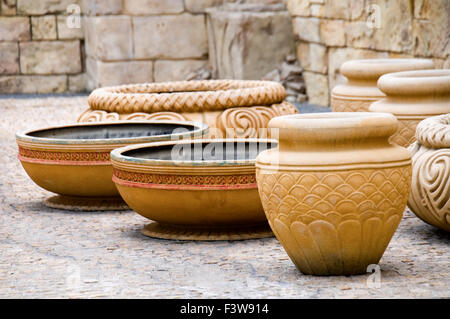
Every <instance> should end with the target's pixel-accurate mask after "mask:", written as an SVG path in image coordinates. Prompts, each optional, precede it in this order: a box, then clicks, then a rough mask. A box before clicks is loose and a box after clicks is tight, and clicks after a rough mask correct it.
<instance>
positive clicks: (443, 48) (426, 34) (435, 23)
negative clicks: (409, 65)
mask: <svg viewBox="0 0 450 319" xmlns="http://www.w3.org/2000/svg"><path fill="white" fill-rule="evenodd" d="M425 3H427V4H428V9H427V10H425V9H424V10H425V11H424V12H423V11H421V12H422V14H423V15H424V16H425V17H428V18H429V20H414V21H413V39H414V40H413V41H414V44H415V46H414V54H415V55H420V56H435V57H441V58H445V57H448V56H449V55H450V40H449V39H450V1H445V0H437V1H433V2H432V3H433V4H431V2H425ZM444 12H447V14H444Z"/></svg>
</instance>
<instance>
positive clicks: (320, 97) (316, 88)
mask: <svg viewBox="0 0 450 319" xmlns="http://www.w3.org/2000/svg"><path fill="white" fill-rule="evenodd" d="M303 77H304V79H305V83H306V93H307V95H308V99H309V103H311V104H316V105H322V106H329V105H330V100H329V88H328V77H327V76H326V75H324V74H319V73H313V72H307V71H305V72H303Z"/></svg>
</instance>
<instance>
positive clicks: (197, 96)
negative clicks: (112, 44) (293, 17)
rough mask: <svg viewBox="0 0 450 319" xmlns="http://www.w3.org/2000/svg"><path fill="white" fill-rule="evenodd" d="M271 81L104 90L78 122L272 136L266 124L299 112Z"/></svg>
mask: <svg viewBox="0 0 450 319" xmlns="http://www.w3.org/2000/svg"><path fill="white" fill-rule="evenodd" d="M285 97H286V91H285V89H284V87H283V86H282V85H281V84H279V83H277V82H271V81H248V80H206V81H174V82H160V83H143V84H130V85H122V86H116V87H104V88H99V89H96V90H94V91H93V92H92V93H91V94H90V95H89V99H88V102H89V105H90V108H89V109H88V110H86V111H85V112H83V113H82V114H81V115H80V117H79V119H78V121H79V122H97V121H115V120H177V121H195V122H202V123H205V124H207V125H208V126H209V127H210V136H211V137H213V138H225V137H228V138H235V137H239V138H254V137H270V132H267V124H268V123H269V120H270V119H271V118H273V117H275V116H279V115H284V114H293V113H298V111H297V109H296V108H295V106H294V105H292V104H290V103H288V102H286V101H284V98H285Z"/></svg>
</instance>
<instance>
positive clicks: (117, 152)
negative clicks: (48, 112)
mask: <svg viewBox="0 0 450 319" xmlns="http://www.w3.org/2000/svg"><path fill="white" fill-rule="evenodd" d="M227 142H238V143H255V142H257V143H275V144H276V145H275V146H274V147H272V148H275V147H277V145H278V143H279V142H278V141H277V140H276V139H271V138H220V139H212V138H207V139H195V140H188V139H184V140H178V141H164V142H153V143H143V144H133V145H128V146H124V147H120V148H116V149H114V150H112V151H111V153H110V157H111V162H112V163H113V166H114V162H116V163H124V164H131V165H143V166H175V167H177V166H181V167H199V168H201V167H224V166H225V167H227V166H254V165H255V163H256V157H255V158H254V159H244V160H194V161H181V160H179V161H173V160H158V159H145V158H137V157H131V156H125V155H122V154H123V153H124V152H127V151H131V150H136V149H139V148H146V147H159V146H166V145H180V144H199V143H202V144H203V143H227Z"/></svg>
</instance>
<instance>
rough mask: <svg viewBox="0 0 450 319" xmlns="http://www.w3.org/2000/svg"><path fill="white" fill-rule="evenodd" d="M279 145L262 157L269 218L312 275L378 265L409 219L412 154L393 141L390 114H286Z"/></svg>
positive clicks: (260, 173) (259, 167)
mask: <svg viewBox="0 0 450 319" xmlns="http://www.w3.org/2000/svg"><path fill="white" fill-rule="evenodd" d="M269 126H270V127H272V128H278V129H279V147H278V148H276V149H272V150H268V151H265V152H262V153H261V154H260V155H259V156H258V157H257V160H256V179H257V183H258V189H259V193H260V197H261V200H262V204H263V207H264V211H265V213H266V216H267V219H268V220H269V224H270V226H271V228H272V230H273V232H274V233H275V235H276V236H277V238H278V240H279V241H280V242H281V244H282V245H283V247H284V248H285V250H286V252H287V253H288V255H289V257H290V258H291V259H292V261H293V262H294V263H295V265H296V266H297V267H298V269H299V270H300V271H301V272H302V273H304V274H314V275H350V274H360V273H365V272H366V270H367V266H368V265H370V264H377V263H378V261H379V260H380V258H381V256H382V255H383V253H384V251H385V249H386V247H387V245H388V244H389V241H390V240H391V238H392V236H393V234H394V232H395V230H396V229H397V226H398V224H399V223H400V220H401V218H402V214H403V211H404V209H405V206H406V201H407V199H408V195H409V191H410V183H411V156H410V154H409V152H408V151H407V150H406V149H405V148H403V147H400V146H398V145H393V144H390V143H389V142H388V138H389V136H391V135H392V134H393V133H394V132H395V130H396V129H397V120H396V119H395V117H394V116H392V115H391V114H386V113H379V114H378V113H377V114H374V113H367V112H364V113H360V112H358V113H341V112H339V113H317V114H314V113H312V114H304V115H292V116H281V117H277V118H275V119H273V120H271V121H270V123H269Z"/></svg>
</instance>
